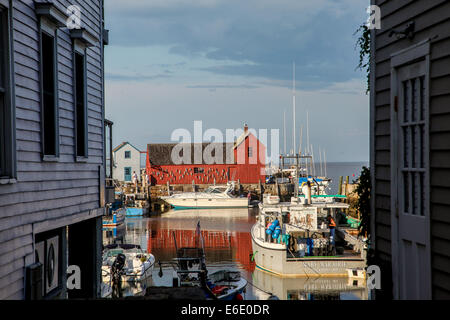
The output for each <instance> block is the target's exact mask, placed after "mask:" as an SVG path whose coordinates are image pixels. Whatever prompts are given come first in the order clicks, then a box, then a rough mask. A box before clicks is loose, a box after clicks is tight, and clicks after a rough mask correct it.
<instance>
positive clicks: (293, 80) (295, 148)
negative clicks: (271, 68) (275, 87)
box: [292, 61, 297, 155]
mask: <svg viewBox="0 0 450 320" xmlns="http://www.w3.org/2000/svg"><path fill="white" fill-rule="evenodd" d="M292 71H293V75H292V111H293V116H294V119H293V121H294V126H293V128H292V138H293V150H294V155H295V154H296V150H297V146H296V142H295V136H296V134H295V131H296V127H295V126H296V124H295V61H294V63H293V66H292Z"/></svg>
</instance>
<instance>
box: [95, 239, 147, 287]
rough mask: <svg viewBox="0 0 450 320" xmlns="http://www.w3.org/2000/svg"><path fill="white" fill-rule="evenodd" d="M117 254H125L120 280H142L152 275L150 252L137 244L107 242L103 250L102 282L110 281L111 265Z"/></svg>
mask: <svg viewBox="0 0 450 320" xmlns="http://www.w3.org/2000/svg"><path fill="white" fill-rule="evenodd" d="M119 254H123V255H124V256H125V264H124V266H123V269H122V271H121V275H122V277H121V278H122V281H125V282H126V281H143V280H145V279H147V278H149V277H151V276H152V271H153V268H154V265H155V257H154V256H153V255H152V254H151V253H146V252H144V251H143V250H142V249H141V247H140V246H139V245H134V244H108V245H106V246H105V247H104V250H103V263H102V278H103V282H105V283H107V284H109V283H111V280H112V273H111V267H112V265H113V263H114V261H115V260H116V258H117V256H118V255H119Z"/></svg>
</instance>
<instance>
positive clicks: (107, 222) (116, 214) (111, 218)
mask: <svg viewBox="0 0 450 320" xmlns="http://www.w3.org/2000/svg"><path fill="white" fill-rule="evenodd" d="M125 214H126V211H125V209H124V208H119V209H117V210H115V211H112V214H111V215H108V216H104V217H103V227H104V228H107V227H117V226H118V225H120V224H122V223H123V222H124V220H125Z"/></svg>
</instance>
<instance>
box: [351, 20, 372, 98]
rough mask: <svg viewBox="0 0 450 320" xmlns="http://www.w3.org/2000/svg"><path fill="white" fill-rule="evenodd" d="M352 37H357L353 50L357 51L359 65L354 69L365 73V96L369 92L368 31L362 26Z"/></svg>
mask: <svg viewBox="0 0 450 320" xmlns="http://www.w3.org/2000/svg"><path fill="white" fill-rule="evenodd" d="M353 35H358V40H356V44H355V50H359V63H358V66H357V67H356V69H359V70H361V71H365V72H366V75H367V89H366V94H368V93H369V92H370V29H369V28H368V27H367V25H366V24H363V25H361V26H360V27H359V28H358V29H357V30H356V31H355V33H354V34H353Z"/></svg>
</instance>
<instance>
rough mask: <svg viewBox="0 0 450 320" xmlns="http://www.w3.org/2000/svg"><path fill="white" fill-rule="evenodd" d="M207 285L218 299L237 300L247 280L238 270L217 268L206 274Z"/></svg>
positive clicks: (243, 290)
mask: <svg viewBox="0 0 450 320" xmlns="http://www.w3.org/2000/svg"><path fill="white" fill-rule="evenodd" d="M208 285H209V288H210V289H211V292H212V293H213V294H215V295H216V297H217V299H218V300H237V299H240V298H242V295H243V293H244V292H245V288H246V286H247V280H245V279H244V278H242V277H241V273H240V272H239V271H231V270H218V271H215V272H212V273H210V274H209V275H208ZM238 295H240V298H238Z"/></svg>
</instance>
